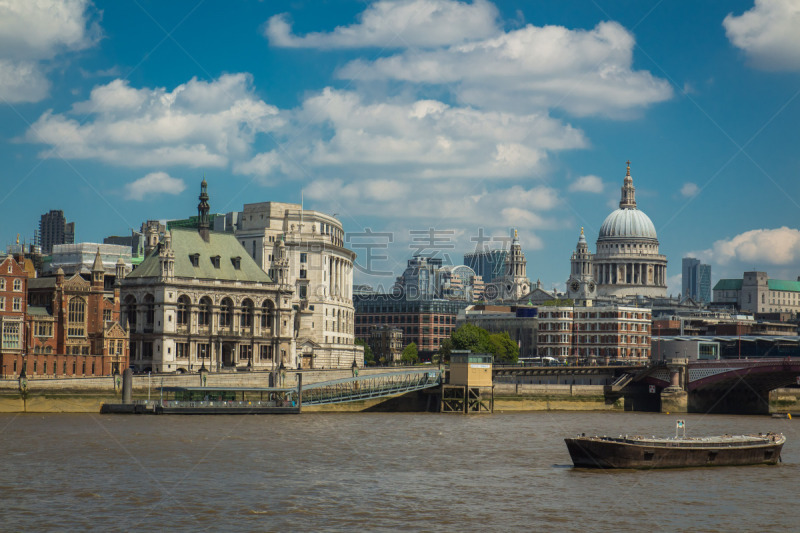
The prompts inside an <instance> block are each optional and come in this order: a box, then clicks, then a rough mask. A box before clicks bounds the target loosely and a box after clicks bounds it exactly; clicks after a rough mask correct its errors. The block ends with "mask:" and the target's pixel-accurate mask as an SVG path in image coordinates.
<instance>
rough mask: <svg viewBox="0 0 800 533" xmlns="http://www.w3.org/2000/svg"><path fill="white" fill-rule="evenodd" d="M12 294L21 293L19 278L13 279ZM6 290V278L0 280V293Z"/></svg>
mask: <svg viewBox="0 0 800 533" xmlns="http://www.w3.org/2000/svg"><path fill="white" fill-rule="evenodd" d="M13 287H14V292H22V280H21V279H19V278H16V279H14V283H13ZM5 290H6V278H0V291H5Z"/></svg>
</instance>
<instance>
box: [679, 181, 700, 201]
mask: <svg viewBox="0 0 800 533" xmlns="http://www.w3.org/2000/svg"><path fill="white" fill-rule="evenodd" d="M698 192H700V187H698V186H697V184H696V183H692V182H691V181H690V182H687V183H684V184H683V187H681V195H683V196H685V197H686V198H691V197H692V196H694V195H696V194H697V193H698Z"/></svg>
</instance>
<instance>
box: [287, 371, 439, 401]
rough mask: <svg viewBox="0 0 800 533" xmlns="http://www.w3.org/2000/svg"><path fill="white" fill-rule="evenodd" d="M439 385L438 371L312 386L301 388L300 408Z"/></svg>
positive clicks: (344, 380) (382, 375)
mask: <svg viewBox="0 0 800 533" xmlns="http://www.w3.org/2000/svg"><path fill="white" fill-rule="evenodd" d="M440 383H441V371H440V370H439V369H425V370H408V371H405V372H394V373H390V374H375V375H372V376H362V377H354V378H347V379H338V380H334V381H325V382H322V383H314V384H312V385H309V386H307V387H303V405H318V404H327V403H341V402H352V401H356V400H365V399H369V398H380V397H384V396H393V395H395V394H402V393H405V392H411V391H415V390H422V389H427V388H429V387H435V386H437V385H439V384H440Z"/></svg>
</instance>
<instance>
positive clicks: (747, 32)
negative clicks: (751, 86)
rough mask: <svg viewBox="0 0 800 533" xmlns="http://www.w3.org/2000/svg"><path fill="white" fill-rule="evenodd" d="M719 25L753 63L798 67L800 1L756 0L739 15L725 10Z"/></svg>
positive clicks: (778, 67) (773, 67)
mask: <svg viewBox="0 0 800 533" xmlns="http://www.w3.org/2000/svg"><path fill="white" fill-rule="evenodd" d="M722 25H723V26H724V27H725V34H726V35H727V36H728V39H729V40H730V42H731V43H732V44H733V45H734V46H736V47H737V48H740V49H742V50H744V52H745V54H746V55H747V57H748V58H749V60H750V64H751V65H752V66H753V67H755V68H759V69H764V70H790V71H796V70H800V32H798V31H797V29H798V28H800V4H798V2H797V1H796V0H756V2H755V5H754V6H753V7H752V8H751V9H750V10H748V11H745V12H744V13H743V14H742V15H739V16H736V15H734V14H733V13H730V14H728V16H726V17H725V20H723V22H722Z"/></svg>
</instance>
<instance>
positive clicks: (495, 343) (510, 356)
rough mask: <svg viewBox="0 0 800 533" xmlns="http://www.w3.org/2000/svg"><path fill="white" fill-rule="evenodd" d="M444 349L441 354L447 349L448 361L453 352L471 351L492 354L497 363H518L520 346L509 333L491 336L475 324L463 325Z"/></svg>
mask: <svg viewBox="0 0 800 533" xmlns="http://www.w3.org/2000/svg"><path fill="white" fill-rule="evenodd" d="M446 342H447V341H445V342H443V343H442V348H440V349H439V353H440V354H443V355H444V350H443V349H445V348H446V355H447V360H449V359H450V351H451V350H470V351H471V352H472V353H490V354H492V355H493V356H494V360H495V361H503V362H507V363H516V362H517V360H518V358H519V346H517V343H515V342H514V341H513V340H511V337H510V336H509V335H508V332H505V331H504V332H503V333H492V334H489V332H488V331H486V330H485V329H483V328H481V327H478V326H476V325H474V324H463V325H462V326H461V327H459V328H458V329H457V330H455V331H454V332H453V333H452V334H451V335H450V343H449V344H448V346H445V343H446Z"/></svg>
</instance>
